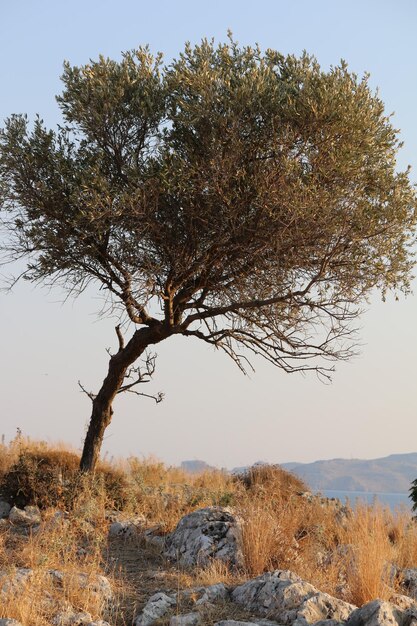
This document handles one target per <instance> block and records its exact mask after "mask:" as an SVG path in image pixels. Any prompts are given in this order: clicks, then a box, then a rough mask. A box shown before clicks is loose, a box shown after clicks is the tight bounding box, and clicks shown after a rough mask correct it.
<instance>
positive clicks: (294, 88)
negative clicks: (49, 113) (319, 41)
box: [0, 39, 416, 373]
mask: <svg viewBox="0 0 417 626" xmlns="http://www.w3.org/2000/svg"><path fill="white" fill-rule="evenodd" d="M62 80H63V84H64V89H63V92H62V94H61V95H60V96H59V97H58V99H57V100H58V104H59V106H60V108H61V111H62V116H63V125H62V126H60V127H58V128H57V129H56V130H54V131H52V130H48V129H47V128H46V127H45V126H44V124H43V122H42V120H41V119H37V120H36V121H35V122H34V124H33V125H31V124H30V123H29V122H28V120H27V118H26V117H25V116H21V115H14V116H12V117H11V118H10V119H8V120H7V121H6V124H5V128H4V129H3V131H2V132H1V136H0V180H1V187H0V188H1V190H2V210H3V214H4V215H5V216H6V217H5V224H6V225H7V226H8V229H9V234H10V237H8V238H7V240H6V244H5V247H6V249H7V251H8V254H9V255H10V257H11V258H18V257H22V256H23V257H25V258H27V259H28V264H27V269H26V270H25V277H26V278H27V279H29V280H32V281H35V282H41V283H44V282H47V283H58V284H60V285H61V286H63V287H64V288H65V289H67V290H69V291H70V292H72V293H75V294H78V293H80V292H81V291H83V289H84V288H85V287H86V286H87V285H88V284H89V283H90V282H95V283H96V284H97V285H98V286H99V287H100V288H101V289H104V290H105V291H106V292H107V294H108V295H109V296H110V297H111V302H112V305H113V306H114V307H120V311H121V313H122V314H126V315H127V317H128V319H129V320H130V321H131V322H132V323H133V324H134V325H135V329H136V330H135V331H134V335H133V336H132V340H133V339H134V337H137V336H138V335H137V333H138V331H139V330H140V329H143V328H147V329H148V331H147V332H148V334H147V335H145V334H144V333H142V335H141V336H142V337H143V341H142V343H141V346H143V345H144V344H146V343H147V342H148V343H147V345H150V344H152V343H157V342H158V341H160V340H162V339H165V338H167V337H169V336H171V335H173V334H181V335H184V336H192V337H196V338H199V339H201V340H204V341H206V342H208V343H210V344H213V345H215V346H216V347H218V348H221V349H223V350H224V351H225V352H226V353H227V354H228V355H229V356H231V357H232V358H233V359H234V360H235V361H236V363H237V364H238V365H239V366H241V367H242V368H243V367H245V365H246V364H247V359H248V357H249V356H250V355H251V353H254V354H257V355H261V356H263V357H264V358H266V359H267V360H269V361H271V362H272V363H274V364H275V365H277V366H279V367H281V368H283V369H284V370H286V371H294V370H298V369H303V370H304V369H315V370H316V371H318V372H321V373H326V371H328V369H329V367H330V366H329V364H328V363H327V361H328V360H332V359H337V358H346V357H347V356H349V355H350V353H351V350H352V336H351V333H352V328H353V324H352V323H353V321H354V320H355V318H356V317H357V315H358V313H359V311H360V308H361V304H362V303H363V302H364V300H366V298H367V297H368V296H369V294H370V293H371V292H372V290H373V289H374V288H377V289H379V290H380V291H381V292H382V294H383V295H384V294H385V293H386V291H387V290H391V289H392V290H394V291H395V292H400V291H403V292H408V291H409V288H410V271H411V267H412V262H413V257H412V254H411V249H410V248H411V245H412V243H413V241H414V228H415V223H416V198H415V191H414V188H413V187H412V185H411V183H410V180H409V172H408V171H406V172H398V171H397V170H396V153H397V151H398V149H399V147H400V142H399V138H398V131H397V130H396V129H395V128H394V127H393V126H392V124H391V121H390V118H389V116H387V115H386V114H385V112H384V106H383V103H382V102H381V100H380V99H379V97H378V96H377V95H376V94H374V93H373V92H372V91H371V89H370V87H369V85H368V79H367V77H366V76H365V77H364V78H361V79H360V78H358V77H357V76H356V75H355V74H353V73H351V72H349V70H348V68H347V65H346V64H345V63H344V62H341V63H340V65H338V66H335V67H332V68H331V69H330V70H329V71H323V70H322V69H321V68H320V66H319V64H318V62H317V61H316V60H315V59H314V58H313V57H310V56H308V55H307V54H304V55H303V56H301V57H300V58H296V57H295V56H292V55H290V56H284V55H281V54H279V53H278V52H275V51H273V50H267V51H266V52H262V51H261V50H260V49H259V48H258V47H254V48H251V47H239V46H238V44H237V43H236V42H234V41H233V40H232V39H230V40H229V42H228V43H226V44H220V45H218V46H215V45H214V43H213V42H212V41H207V40H204V41H202V42H201V44H200V45H196V46H195V47H192V46H191V45H189V44H187V45H186V46H185V49H184V51H183V52H182V53H181V54H180V55H179V57H178V59H176V60H174V61H173V62H172V63H170V64H168V65H167V66H163V65H162V58H161V56H160V55H158V56H156V57H154V56H152V54H151V53H150V51H149V49H147V48H140V49H139V50H137V51H131V52H127V53H125V54H124V55H123V57H122V59H121V61H112V60H109V59H106V58H103V57H100V58H99V60H98V61H91V62H90V63H88V64H87V65H85V66H82V67H72V66H71V65H70V64H68V63H66V64H65V67H64V73H63V76H62ZM119 339H120V337H119ZM132 345H133V344H132V343H131V342H129V344H128V345H127V346H125V345H124V341H121V343H120V344H119V352H121V351H123V350H125V349H126V348H128V346H130V347H131V348H132ZM141 349H142V348H140V349H139V348H137V349H135V350H133V351H132V350H131V352H130V356H129V359H130V358H133V356H135V358H137V357H138V356H139V355H140V354H141ZM138 352H139V354H138ZM120 358H121V357H120ZM129 359H128V360H129ZM311 359H313V360H312V361H311Z"/></svg>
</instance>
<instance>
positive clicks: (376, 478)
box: [282, 452, 417, 493]
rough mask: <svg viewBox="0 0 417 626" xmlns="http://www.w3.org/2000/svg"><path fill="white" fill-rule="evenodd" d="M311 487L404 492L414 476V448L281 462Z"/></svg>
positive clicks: (416, 472) (416, 473)
mask: <svg viewBox="0 0 417 626" xmlns="http://www.w3.org/2000/svg"><path fill="white" fill-rule="evenodd" d="M282 467H283V468H284V469H287V470H289V471H291V472H293V473H294V474H296V475H297V476H299V477H300V478H301V479H302V480H304V481H305V482H306V483H307V484H308V485H309V486H310V488H311V489H312V490H313V491H315V490H320V489H334V490H341V491H370V492H374V493H408V491H409V489H410V483H411V481H412V480H414V479H415V478H417V452H411V453H409V454H391V455H390V456H387V457H383V458H380V459H371V460H362V459H331V460H328V461H315V462H314V463H282Z"/></svg>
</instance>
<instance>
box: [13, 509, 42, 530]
mask: <svg viewBox="0 0 417 626" xmlns="http://www.w3.org/2000/svg"><path fill="white" fill-rule="evenodd" d="M9 521H10V522H11V523H12V524H13V525H14V526H23V527H25V528H28V527H32V526H38V525H39V524H40V523H41V521H42V517H41V512H40V510H39V509H38V507H37V506H25V508H24V509H18V508H17V506H14V507H13V508H12V509H11V510H10V513H9Z"/></svg>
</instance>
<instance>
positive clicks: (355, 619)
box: [347, 600, 406, 626]
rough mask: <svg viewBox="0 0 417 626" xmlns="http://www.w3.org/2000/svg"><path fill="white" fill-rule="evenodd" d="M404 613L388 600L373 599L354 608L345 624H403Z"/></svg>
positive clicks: (383, 625)
mask: <svg viewBox="0 0 417 626" xmlns="http://www.w3.org/2000/svg"><path fill="white" fill-rule="evenodd" d="M405 613H406V611H401V610H400V609H399V608H398V607H396V606H395V605H393V604H391V603H390V602H383V601H382V600H373V601H372V602H368V603H367V604H364V605H363V606H361V607H360V608H359V609H356V611H354V612H353V613H352V615H351V616H350V618H349V620H348V621H347V626H403V625H404V626H405V624H404V616H405Z"/></svg>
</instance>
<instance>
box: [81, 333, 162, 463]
mask: <svg viewBox="0 0 417 626" xmlns="http://www.w3.org/2000/svg"><path fill="white" fill-rule="evenodd" d="M170 334H171V333H170V331H169V329H168V328H167V327H166V326H164V325H163V324H162V323H158V324H156V325H154V326H152V327H151V328H149V327H146V328H141V329H139V330H137V331H136V332H135V333H134V335H133V337H132V338H131V340H130V341H129V342H128V343H127V344H126V346H125V347H124V348H121V349H119V351H118V352H117V354H115V355H113V356H112V357H111V358H110V362H109V369H108V372H107V376H106V378H105V379H104V381H103V384H102V386H101V389H100V391H99V392H98V394H97V396H96V397H95V398H94V400H93V409H92V413H91V418H90V424H89V426H88V430H87V435H86V438H85V441H84V447H83V452H82V455H81V460H80V470H81V471H82V472H89V471H94V469H95V467H96V464H97V461H98V458H99V454H100V449H101V444H102V442H103V437H104V432H105V430H106V428H107V426H108V425H109V424H110V422H111V418H112V415H113V408H112V404H113V400H114V398H115V397H116V395H117V393H118V391H119V389H120V388H121V387H122V385H123V381H124V378H125V374H126V371H127V369H128V368H129V367H130V366H131V365H133V363H135V361H136V360H137V359H138V358H139V357H140V356H141V354H143V352H144V351H145V350H146V348H147V347H148V346H150V345H152V344H156V343H159V342H160V341H162V340H163V339H166V337H168V336H169V335H170Z"/></svg>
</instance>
